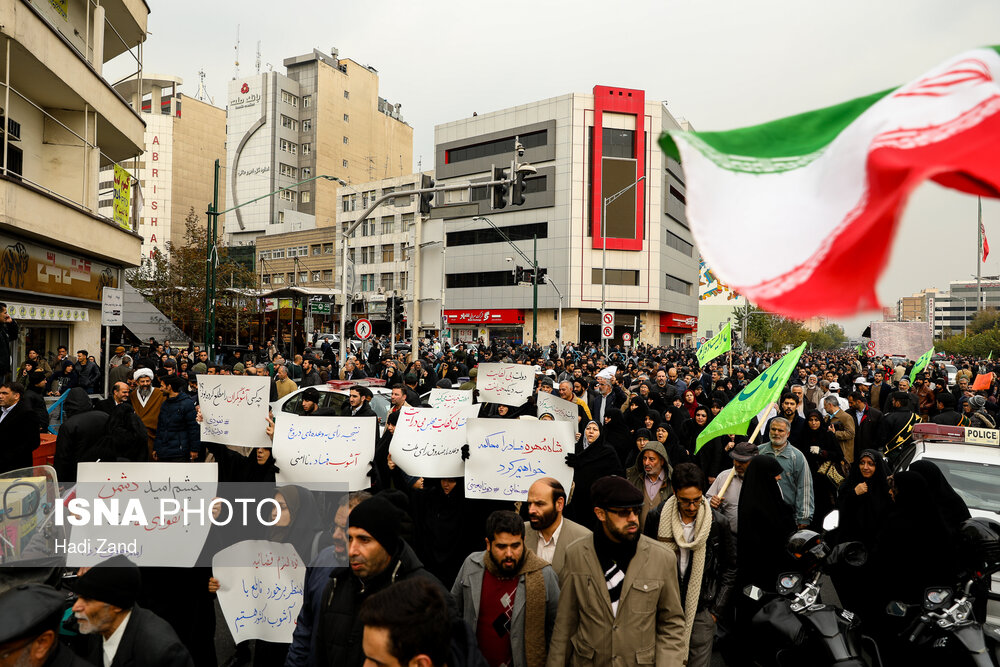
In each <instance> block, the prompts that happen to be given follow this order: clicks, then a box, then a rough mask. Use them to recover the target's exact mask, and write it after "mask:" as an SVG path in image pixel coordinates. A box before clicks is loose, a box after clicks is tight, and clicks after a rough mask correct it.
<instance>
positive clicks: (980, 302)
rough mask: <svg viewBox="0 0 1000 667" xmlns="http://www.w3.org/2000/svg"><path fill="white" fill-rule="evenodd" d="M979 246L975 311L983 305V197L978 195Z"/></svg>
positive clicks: (977, 250)
mask: <svg viewBox="0 0 1000 667" xmlns="http://www.w3.org/2000/svg"><path fill="white" fill-rule="evenodd" d="M978 228H979V229H978V232H977V233H978V234H979V247H978V248H977V249H976V312H977V313H978V312H979V311H980V310H981V309H982V307H983V275H982V270H983V198H982V197H979V225H978Z"/></svg>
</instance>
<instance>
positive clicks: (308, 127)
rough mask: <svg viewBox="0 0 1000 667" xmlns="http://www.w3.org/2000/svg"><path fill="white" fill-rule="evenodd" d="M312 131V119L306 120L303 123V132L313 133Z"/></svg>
mask: <svg viewBox="0 0 1000 667" xmlns="http://www.w3.org/2000/svg"><path fill="white" fill-rule="evenodd" d="M312 129H313V122H312V119H310V118H306V119H305V120H304V121H302V131H303V132H312Z"/></svg>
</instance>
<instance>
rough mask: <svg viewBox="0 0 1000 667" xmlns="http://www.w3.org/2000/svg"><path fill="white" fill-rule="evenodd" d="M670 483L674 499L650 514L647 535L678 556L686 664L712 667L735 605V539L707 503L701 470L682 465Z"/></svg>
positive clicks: (674, 473) (724, 522) (691, 666)
mask: <svg viewBox="0 0 1000 667" xmlns="http://www.w3.org/2000/svg"><path fill="white" fill-rule="evenodd" d="M670 482H671V484H672V485H673V487H674V495H673V496H671V497H670V498H667V499H666V500H664V501H663V502H662V503H661V504H660V506H659V507H657V508H656V509H654V510H652V511H651V512H650V513H649V515H648V516H647V517H646V525H645V528H644V529H643V532H644V533H645V534H646V535H647V536H649V537H652V538H653V539H656V540H659V541H660V542H663V543H665V544H666V545H667V546H669V547H670V548H671V549H672V550H673V551H674V553H675V554H677V578H678V581H679V582H680V587H681V604H682V605H683V606H684V620H685V637H686V638H688V639H689V644H688V660H687V664H688V666H689V667H708V665H710V664H711V662H712V641H713V640H714V638H715V628H716V624H717V623H718V622H719V620H720V619H723V620H726V619H727V618H728V615H729V611H730V607H731V606H732V602H733V598H732V596H733V587H734V586H735V584H736V538H735V537H734V536H733V533H732V531H731V530H730V529H729V522H728V521H727V520H726V518H725V517H724V516H723V515H722V513H721V512H718V511H716V510H713V509H712V507H711V505H709V503H708V499H707V498H705V496H704V494H705V489H706V483H705V482H706V480H705V473H703V472H702V471H701V469H700V468H699V467H698V466H696V465H695V464H693V463H680V464H678V465H677V466H676V467H675V468H674V472H673V474H672V475H671V477H670ZM692 527H693V530H691V528H692ZM699 579H700V580H699Z"/></svg>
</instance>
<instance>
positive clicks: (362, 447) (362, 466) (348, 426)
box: [272, 413, 377, 491]
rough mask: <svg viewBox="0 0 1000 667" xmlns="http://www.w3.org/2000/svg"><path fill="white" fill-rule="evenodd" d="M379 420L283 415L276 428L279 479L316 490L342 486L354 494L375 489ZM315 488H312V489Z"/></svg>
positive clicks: (280, 482)
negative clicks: (372, 475)
mask: <svg viewBox="0 0 1000 667" xmlns="http://www.w3.org/2000/svg"><path fill="white" fill-rule="evenodd" d="M376 420H377V418H376V417H302V416H299V415H293V414H285V413H282V415H281V419H279V420H278V421H277V422H275V425H274V447H273V449H272V453H273V454H274V462H275V463H276V464H277V466H278V473H277V474H276V475H275V479H276V481H277V482H278V483H279V484H299V485H302V486H304V487H306V488H313V486H314V485H315V484H316V483H323V482H325V483H333V482H342V483H346V484H347V485H348V488H349V490H351V491H363V490H365V489H367V488H368V487H369V486H371V480H369V479H368V471H369V464H370V463H371V461H372V459H374V458H375V422H376ZM311 485H312V486H311Z"/></svg>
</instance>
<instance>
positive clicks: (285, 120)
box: [281, 114, 299, 130]
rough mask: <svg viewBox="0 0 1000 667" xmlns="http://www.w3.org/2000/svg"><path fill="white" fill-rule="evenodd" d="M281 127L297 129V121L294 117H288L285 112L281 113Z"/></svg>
mask: <svg viewBox="0 0 1000 667" xmlns="http://www.w3.org/2000/svg"><path fill="white" fill-rule="evenodd" d="M281 127H283V128H285V129H287V130H298V129H299V121H297V120H295V119H294V118H289V117H288V116H286V115H285V114H281Z"/></svg>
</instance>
